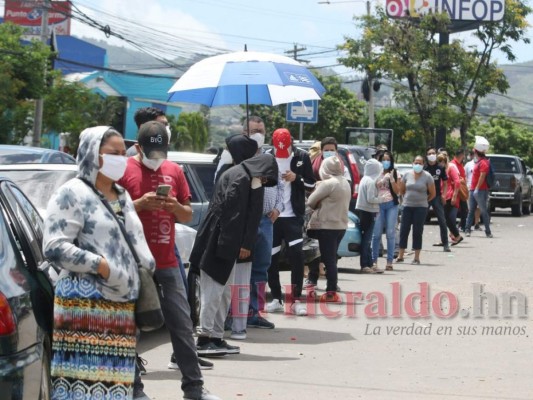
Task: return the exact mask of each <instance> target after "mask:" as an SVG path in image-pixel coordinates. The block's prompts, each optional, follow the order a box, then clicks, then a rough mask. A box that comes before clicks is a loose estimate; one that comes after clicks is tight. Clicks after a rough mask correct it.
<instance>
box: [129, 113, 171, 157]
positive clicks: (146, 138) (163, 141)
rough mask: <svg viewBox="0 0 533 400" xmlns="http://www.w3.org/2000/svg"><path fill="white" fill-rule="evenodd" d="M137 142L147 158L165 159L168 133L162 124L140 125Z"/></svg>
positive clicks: (147, 123)
mask: <svg viewBox="0 0 533 400" xmlns="http://www.w3.org/2000/svg"><path fill="white" fill-rule="evenodd" d="M137 142H138V143H139V146H141V148H142V150H143V153H144V154H146V157H148V158H156V159H157V158H159V159H160V158H167V152H168V132H167V128H166V126H165V125H164V124H162V123H161V122H158V121H148V122H145V123H144V124H142V125H141V127H140V128H139V133H138V134H137Z"/></svg>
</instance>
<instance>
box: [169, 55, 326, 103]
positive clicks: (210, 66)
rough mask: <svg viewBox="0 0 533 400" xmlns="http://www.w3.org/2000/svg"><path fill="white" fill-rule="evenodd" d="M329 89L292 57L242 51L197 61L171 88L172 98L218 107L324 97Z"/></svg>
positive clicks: (289, 101) (176, 100) (172, 99)
mask: <svg viewBox="0 0 533 400" xmlns="http://www.w3.org/2000/svg"><path fill="white" fill-rule="evenodd" d="M325 91H326V89H324V87H323V86H322V85H321V84H320V82H319V81H318V79H317V78H316V77H315V76H314V75H313V74H312V73H311V71H309V70H308V69H307V68H306V67H305V66H303V65H301V64H300V63H299V62H297V61H295V60H293V59H292V58H289V57H284V56H279V55H276V54H269V53H260V52H253V51H240V52H235V53H229V54H222V55H219V56H214V57H209V58H205V59H203V60H202V61H199V62H197V63H196V64H194V65H193V66H192V67H190V68H189V70H187V72H185V73H184V74H183V75H182V76H181V78H179V79H178V81H177V82H176V83H175V84H174V85H173V86H172V88H171V89H170V90H169V91H168V92H169V93H170V97H169V101H171V102H184V103H195V104H204V105H206V106H209V107H216V106H225V105H237V104H247V105H248V104H265V105H273V106H275V105H278V104H284V103H292V102H296V101H305V100H320V97H321V96H322V94H324V92H325Z"/></svg>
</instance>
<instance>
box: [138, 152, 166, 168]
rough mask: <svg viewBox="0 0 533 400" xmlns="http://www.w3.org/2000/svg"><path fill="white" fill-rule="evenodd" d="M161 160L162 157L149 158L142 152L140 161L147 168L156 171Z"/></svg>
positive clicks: (162, 159)
mask: <svg viewBox="0 0 533 400" xmlns="http://www.w3.org/2000/svg"><path fill="white" fill-rule="evenodd" d="M163 161H165V159H164V158H155V159H151V158H148V157H146V154H144V153H143V159H142V163H143V164H144V166H145V167H146V168H149V169H151V170H153V171H157V170H158V169H159V167H160V166H161V164H163Z"/></svg>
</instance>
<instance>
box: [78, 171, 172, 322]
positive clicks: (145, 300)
mask: <svg viewBox="0 0 533 400" xmlns="http://www.w3.org/2000/svg"><path fill="white" fill-rule="evenodd" d="M78 179H80V180H81V181H83V182H84V183H85V184H86V185H87V186H89V187H90V188H91V189H92V190H93V191H94V192H95V193H96V195H98V197H99V199H100V201H101V202H102V204H103V205H104V206H105V207H106V208H107V209H108V211H109V212H110V213H111V215H112V216H113V217H114V218H115V220H116V221H117V222H118V225H119V227H120V230H121V231H122V236H124V239H125V240H126V243H127V244H128V247H129V248H130V251H131V253H132V255H133V258H134V259H135V262H136V263H137V267H138V270H139V282H140V287H139V296H138V297H137V300H136V301H135V322H136V324H137V328H139V329H140V330H141V331H144V332H149V331H155V330H156V329H159V328H161V327H162V326H163V324H164V323H165V318H164V317H163V311H162V310H161V303H160V302H159V294H158V293H157V287H156V283H155V281H154V278H153V276H152V274H151V273H150V271H149V270H148V269H146V268H144V267H143V266H142V265H141V262H140V260H139V256H138V255H137V252H136V251H135V248H134V247H133V245H132V243H131V241H130V238H129V236H128V233H127V232H126V228H125V227H124V224H123V223H122V222H121V221H120V220H119V219H118V218H117V216H116V214H115V212H114V211H113V209H112V208H111V205H110V204H109V203H108V202H107V199H106V198H105V197H104V196H103V195H102V194H101V193H100V192H99V191H98V190H97V189H96V188H95V187H94V186H93V185H92V184H91V183H90V182H89V181H87V180H85V179H82V178H78Z"/></svg>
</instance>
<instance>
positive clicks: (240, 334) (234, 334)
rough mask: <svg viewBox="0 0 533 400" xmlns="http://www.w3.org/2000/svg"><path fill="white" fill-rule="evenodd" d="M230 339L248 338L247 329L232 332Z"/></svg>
mask: <svg viewBox="0 0 533 400" xmlns="http://www.w3.org/2000/svg"><path fill="white" fill-rule="evenodd" d="M230 339H233V340H246V331H239V332H231V335H230Z"/></svg>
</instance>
